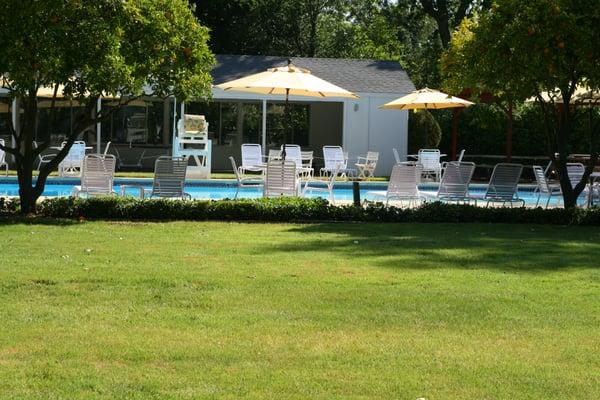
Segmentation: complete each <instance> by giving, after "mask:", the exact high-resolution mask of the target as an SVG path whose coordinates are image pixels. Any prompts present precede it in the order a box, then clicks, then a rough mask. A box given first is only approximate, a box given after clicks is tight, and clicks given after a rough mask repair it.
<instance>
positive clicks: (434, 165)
mask: <svg viewBox="0 0 600 400" xmlns="http://www.w3.org/2000/svg"><path fill="white" fill-rule="evenodd" d="M440 154H441V153H440V151H439V150H438V149H421V150H419V161H418V162H419V164H421V166H422V167H423V171H436V170H439V169H440V168H441V164H440Z"/></svg>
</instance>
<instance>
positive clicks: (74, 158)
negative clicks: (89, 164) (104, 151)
mask: <svg viewBox="0 0 600 400" xmlns="http://www.w3.org/2000/svg"><path fill="white" fill-rule="evenodd" d="M65 144H66V143H65V142H63V146H64V145H65ZM84 157H85V142H83V141H76V142H73V145H72V146H71V148H70V149H69V152H68V153H67V155H66V157H65V158H64V160H63V162H65V161H66V162H69V163H82V162H83V158H84Z"/></svg>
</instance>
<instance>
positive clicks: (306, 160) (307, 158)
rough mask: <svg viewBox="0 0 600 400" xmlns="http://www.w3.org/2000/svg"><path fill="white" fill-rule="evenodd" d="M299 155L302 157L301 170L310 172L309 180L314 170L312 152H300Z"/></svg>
mask: <svg viewBox="0 0 600 400" xmlns="http://www.w3.org/2000/svg"><path fill="white" fill-rule="evenodd" d="M300 154H301V155H302V168H303V169H304V170H306V171H310V172H309V178H312V177H313V176H314V174H315V169H314V168H313V159H314V151H312V150H311V151H302V152H300Z"/></svg>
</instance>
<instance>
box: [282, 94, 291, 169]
mask: <svg viewBox="0 0 600 400" xmlns="http://www.w3.org/2000/svg"><path fill="white" fill-rule="evenodd" d="M289 97H290V89H285V105H284V108H283V110H284V111H283V114H284V119H285V129H284V130H283V151H282V152H281V159H282V160H283V161H285V156H286V152H285V143H286V141H287V137H288V133H289V131H290V128H291V125H292V124H291V121H290V99H289Z"/></svg>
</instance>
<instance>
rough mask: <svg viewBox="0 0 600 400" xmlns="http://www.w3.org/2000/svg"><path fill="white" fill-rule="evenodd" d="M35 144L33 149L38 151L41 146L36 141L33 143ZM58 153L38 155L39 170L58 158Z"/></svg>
mask: <svg viewBox="0 0 600 400" xmlns="http://www.w3.org/2000/svg"><path fill="white" fill-rule="evenodd" d="M32 144H33V148H34V149H37V148H38V147H39V145H38V144H37V142H36V141H35V140H34V141H33V142H32ZM56 154H57V153H48V154H38V164H37V170H38V171H39V170H40V168H41V167H42V164H47V163H49V162H50V161H52V159H53V158H54V157H56Z"/></svg>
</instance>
